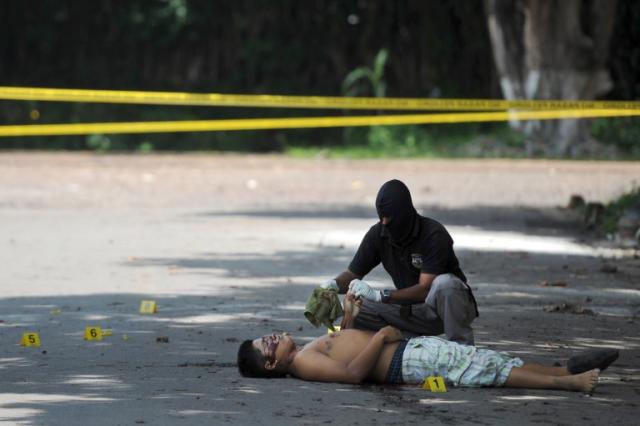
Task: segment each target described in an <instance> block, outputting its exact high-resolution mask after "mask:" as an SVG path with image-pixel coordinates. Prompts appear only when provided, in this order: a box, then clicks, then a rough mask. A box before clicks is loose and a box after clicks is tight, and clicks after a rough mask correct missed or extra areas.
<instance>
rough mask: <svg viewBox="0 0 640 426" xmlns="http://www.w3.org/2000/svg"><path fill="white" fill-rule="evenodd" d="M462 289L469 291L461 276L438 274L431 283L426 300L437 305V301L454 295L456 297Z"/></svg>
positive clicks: (465, 291)
mask: <svg viewBox="0 0 640 426" xmlns="http://www.w3.org/2000/svg"><path fill="white" fill-rule="evenodd" d="M460 291H462V292H464V293H467V288H466V286H465V284H464V283H463V282H462V281H461V280H460V278H458V277H456V276H455V275H453V274H442V275H438V276H437V277H435V279H434V280H433V282H432V283H431V288H430V289H429V293H428V294H427V298H426V300H425V302H427V304H430V305H433V306H436V305H437V304H438V302H437V301H439V300H442V299H445V298H449V297H452V296H453V297H455V295H457V294H459V292H460Z"/></svg>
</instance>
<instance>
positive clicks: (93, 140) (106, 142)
mask: <svg viewBox="0 0 640 426" xmlns="http://www.w3.org/2000/svg"><path fill="white" fill-rule="evenodd" d="M87 148H89V149H92V150H94V151H96V152H107V151H110V150H111V148H112V146H111V139H109V138H108V137H107V136H105V135H89V136H87Z"/></svg>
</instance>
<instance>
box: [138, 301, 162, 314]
mask: <svg viewBox="0 0 640 426" xmlns="http://www.w3.org/2000/svg"><path fill="white" fill-rule="evenodd" d="M156 312H158V305H156V302H155V300H143V301H142V302H140V313H141V314H155V313H156Z"/></svg>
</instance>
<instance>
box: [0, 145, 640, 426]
mask: <svg viewBox="0 0 640 426" xmlns="http://www.w3.org/2000/svg"><path fill="white" fill-rule="evenodd" d="M392 177H398V178H400V179H402V180H404V181H405V182H406V183H407V184H408V185H409V187H410V189H411V190H412V193H413V195H414V201H415V203H416V205H417V206H418V207H419V208H420V210H421V211H422V212H423V213H424V214H426V215H430V216H433V217H436V218H437V219H439V220H441V221H442V222H444V223H445V224H446V225H447V227H448V228H449V229H450V231H451V233H452V234H453V236H454V239H455V241H456V247H457V252H458V254H459V257H460V259H461V262H462V266H463V269H464V270H465V272H466V273H467V275H468V276H469V277H470V282H471V284H472V286H473V288H474V289H475V293H476V297H477V298H478V301H479V304H480V311H481V316H480V318H479V319H478V320H477V321H476V323H475V328H476V333H477V337H476V339H477V341H478V343H479V344H480V345H481V346H483V347H490V348H495V349H501V350H509V351H511V352H512V353H513V354H515V355H518V356H522V357H524V358H527V359H531V360H534V361H538V362H548V363H552V362H555V361H562V360H564V359H566V357H567V356H569V355H570V354H571V353H575V352H580V351H582V350H584V349H586V348H590V347H598V346H609V347H617V348H620V349H621V350H622V356H621V359H620V360H619V362H618V363H616V365H615V366H614V367H612V368H611V369H610V370H607V371H606V372H605V374H604V375H603V377H602V382H601V384H600V386H599V388H598V391H597V393H596V394H595V395H594V396H592V397H587V396H583V395H580V394H574V393H564V392H557V391H527V390H510V389H451V390H450V391H449V392H447V393H446V394H441V395H434V394H430V393H427V392H425V391H422V390H420V389H417V388H414V387H400V388H391V387H382V386H373V385H369V386H346V385H334V384H316V383H306V382H302V381H299V380H295V379H283V380H274V381H264V380H249V379H243V378H241V377H240V376H239V375H238V374H237V371H236V368H235V365H234V364H235V353H236V350H237V347H238V344H239V342H240V341H242V340H243V339H246V338H252V337H255V336H258V335H262V334H265V333H270V332H272V331H274V330H287V331H291V332H292V333H293V334H294V335H295V336H297V338H298V340H299V342H300V343H304V342H305V341H308V340H310V339H312V338H313V337H315V336H318V335H320V334H321V333H322V332H323V331H322V330H319V329H314V328H312V327H311V326H310V325H309V324H308V323H306V322H305V320H304V319H303V317H302V311H303V308H304V302H305V300H306V297H307V296H308V294H309V293H310V291H311V289H312V288H313V287H314V285H316V284H317V283H318V282H320V281H321V280H324V279H326V278H327V277H331V276H333V275H334V274H336V273H338V272H340V271H341V270H343V268H344V267H345V266H346V265H347V263H348V262H349V260H350V258H351V256H352V255H353V252H354V249H355V247H356V246H357V244H358V242H359V239H360V238H361V236H362V234H363V233H364V232H365V231H366V229H368V227H369V226H370V225H371V224H372V223H373V221H374V220H375V211H374V209H373V200H374V197H375V193H376V191H377V189H378V187H379V186H380V184H381V183H383V182H384V181H385V180H387V179H389V178H392ZM639 178H640V164H638V163H607V162H561V161H497V160H490V161H475V160H473V161H472V160H461V161H441V160H438V161H429V160H420V161H405V160H402V161H395V160H394V161H334V160H325V159H317V160H295V159H290V158H285V157H279V156H211V155H148V156H146V155H145V156H126V155H105V156H101V155H90V154H66V153H61V154H43V153H33V154H24V153H5V154H1V155H0V259H2V260H3V262H2V268H1V270H0V283H2V294H1V296H0V343H1V345H0V373H1V374H0V423H2V422H4V423H7V424H34V425H35V424H47V425H49V424H51V425H57V424H61V425H62V424H64V425H69V424H71V425H75V424H78V425H81V424H96V425H101V424H104V425H115V424H122V425H129V424H131V425H135V424H144V423H146V424H187V425H191V424H194V425H195V424H265V425H283V424H284V425H287V424H295V425H298V424H338V423H343V422H346V423H348V424H362V425H364V424H367V425H369V424H413V423H416V424H418V423H421V424H422V423H424V422H427V421H428V422H429V423H432V424H514V423H516V422H518V423H519V424H537V423H543V424H546V423H548V424H578V423H580V424H583V423H584V424H601V423H602V422H604V421H607V422H615V423H618V424H635V422H636V421H637V413H638V403H637V401H638V394H639V393H640V391H639V390H638V389H639V386H638V384H639V382H640V373H639V370H640V336H639V333H638V331H637V330H638V318H639V316H640V289H639V285H638V283H639V282H640V280H639V277H640V262H639V261H638V260H637V259H635V258H634V257H633V253H632V252H630V251H628V250H626V251H625V250H619V249H616V248H615V247H611V246H609V245H607V244H601V243H598V242H597V241H594V240H592V239H590V238H588V236H586V235H584V234H582V233H581V232H580V230H579V224H578V223H577V222H576V220H575V218H574V217H572V216H571V215H570V214H569V212H567V211H565V210H563V209H560V208H559V206H562V205H564V204H566V202H567V200H568V199H569V196H570V195H571V194H574V193H579V194H582V195H583V196H585V198H587V199H588V200H593V201H602V202H606V201H608V200H610V199H612V198H614V197H616V196H618V195H619V194H621V193H622V192H624V191H627V190H629V189H630V188H631V187H633V185H634V184H635V185H637V184H638V179H639ZM604 265H607V267H603V266H604ZM611 267H614V269H615V270H616V272H606V271H610V270H612V268H611ZM371 278H372V280H373V281H374V282H375V284H376V285H379V286H380V287H384V286H388V285H389V281H388V280H387V279H386V276H385V274H384V272H383V271H380V270H376V271H374V272H373V273H372V276H371ZM543 281H547V282H548V283H557V282H562V283H566V286H559V287H556V286H542V285H541V283H542V282H543ZM143 299H153V300H155V301H157V303H158V305H159V311H158V313H156V314H154V315H146V316H145V315H140V314H139V313H138V312H137V310H138V306H139V303H140V301H141V300H143ZM562 303H568V304H571V305H572V306H574V308H572V309H568V311H569V312H547V311H546V310H545V307H549V306H559V305H561V304H562ZM579 308H582V311H580V309H579ZM547 310H549V309H548V308H547ZM575 312H582V313H581V314H577V313H575ZM86 326H100V327H102V328H109V329H111V330H113V334H112V335H111V336H107V337H105V338H104V340H102V341H101V342H87V341H84V340H83V338H82V336H83V333H84V328H85V327H86ZM25 331H37V332H38V333H39V334H40V337H41V339H42V346H41V347H40V348H24V347H21V346H19V345H18V344H17V343H18V342H19V340H20V336H21V334H22V333H23V332H25ZM125 335H126V339H124V337H125ZM164 337H166V338H168V342H166V343H165V342H163V341H162V340H164V339H160V340H161V341H158V338H164Z"/></svg>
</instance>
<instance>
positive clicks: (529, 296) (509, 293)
mask: <svg viewBox="0 0 640 426" xmlns="http://www.w3.org/2000/svg"><path fill="white" fill-rule="evenodd" d="M494 297H516V298H520V299H540V298H541V297H542V296H539V295H535V294H531V293H523V292H521V291H501V292H498V293H496V294H495V295H494Z"/></svg>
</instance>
